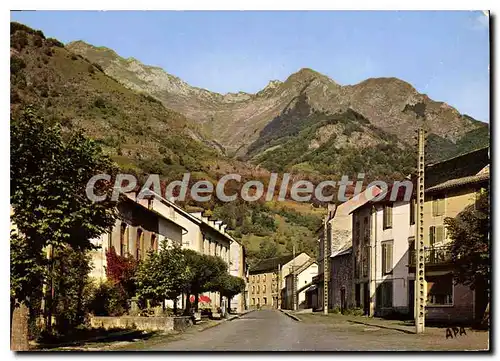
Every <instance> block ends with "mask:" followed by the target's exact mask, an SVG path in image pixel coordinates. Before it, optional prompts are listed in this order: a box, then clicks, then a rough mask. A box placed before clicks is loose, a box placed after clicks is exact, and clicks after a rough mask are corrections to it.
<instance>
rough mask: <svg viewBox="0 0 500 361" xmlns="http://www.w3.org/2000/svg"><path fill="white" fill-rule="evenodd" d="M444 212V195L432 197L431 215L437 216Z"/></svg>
mask: <svg viewBox="0 0 500 361" xmlns="http://www.w3.org/2000/svg"><path fill="white" fill-rule="evenodd" d="M443 214H444V197H443V196H436V197H432V216H433V217H439V216H442V215H443Z"/></svg>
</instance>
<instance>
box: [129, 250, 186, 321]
mask: <svg viewBox="0 0 500 361" xmlns="http://www.w3.org/2000/svg"><path fill="white" fill-rule="evenodd" d="M189 280H190V274H189V269H188V267H187V265H186V260H185V258H184V253H183V252H182V250H181V249H180V247H169V246H167V245H166V244H165V243H163V244H162V246H161V248H160V251H159V252H154V251H150V252H149V254H148V257H147V258H146V260H145V261H144V262H142V263H141V264H140V265H139V268H138V272H137V276H136V281H137V290H138V295H139V297H142V298H148V299H153V300H155V301H158V302H161V303H162V305H163V307H165V303H164V302H163V301H164V300H165V299H171V300H176V299H177V297H178V296H179V295H180V294H181V293H182V291H183V290H184V289H185V287H186V284H187V282H188V281H189ZM176 307H177V303H176V302H174V313H176V312H177V309H176Z"/></svg>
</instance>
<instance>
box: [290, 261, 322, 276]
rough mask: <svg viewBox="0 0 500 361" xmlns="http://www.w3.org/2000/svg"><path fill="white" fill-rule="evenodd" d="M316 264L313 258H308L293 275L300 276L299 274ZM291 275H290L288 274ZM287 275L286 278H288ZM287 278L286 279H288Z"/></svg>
mask: <svg viewBox="0 0 500 361" xmlns="http://www.w3.org/2000/svg"><path fill="white" fill-rule="evenodd" d="M315 263H316V264H317V262H316V260H315V259H314V258H310V259H308V260H307V261H305V262H304V263H302V265H300V266H299V267H298V268H297V269H296V270H295V274H300V273H301V272H303V271H305V270H306V269H307V268H308V267H309V266H311V265H313V264H315ZM289 275H291V274H289ZM289 275H288V276H289ZM288 276H287V277H288Z"/></svg>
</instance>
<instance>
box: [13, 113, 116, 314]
mask: <svg viewBox="0 0 500 361" xmlns="http://www.w3.org/2000/svg"><path fill="white" fill-rule="evenodd" d="M10 129H11V138H10V154H11V168H10V180H11V183H10V186H11V193H10V203H11V208H12V209H11V211H12V212H11V224H12V225H14V226H15V227H16V228H17V231H16V232H15V233H13V234H11V247H12V248H13V250H14V252H12V253H11V267H12V265H13V267H14V269H15V271H14V272H13V273H11V284H12V285H13V287H11V302H12V303H13V308H12V310H13V311H14V309H15V307H16V306H18V305H19V304H20V303H25V304H27V305H28V304H29V298H30V294H31V293H32V292H36V290H37V288H39V287H40V286H41V284H40V283H39V279H36V277H33V275H34V273H36V272H38V270H39V268H40V267H43V266H44V258H45V257H44V255H43V251H44V250H45V249H46V247H47V246H53V247H54V248H59V247H63V246H66V245H69V246H71V247H72V248H73V249H74V250H79V251H84V250H87V249H91V248H93V245H92V243H91V241H90V240H91V239H92V238H95V237H98V236H99V235H101V234H102V233H104V232H106V231H108V230H110V229H111V227H112V225H113V224H114V220H115V217H116V213H115V207H114V203H113V202H112V201H111V198H110V197H109V195H111V192H112V184H111V183H108V182H99V183H97V184H96V187H95V188H96V191H97V192H96V193H98V194H105V195H107V196H108V197H106V200H105V201H103V202H98V203H96V202H92V201H91V200H90V199H88V198H87V196H86V192H85V190H86V185H87V182H88V180H89V179H90V178H91V177H92V176H94V175H96V174H98V173H108V174H113V173H114V172H115V171H116V168H115V167H114V165H113V163H112V161H111V160H110V159H109V157H107V156H105V155H104V154H103V153H102V150H101V148H100V147H99V146H98V145H97V143H95V142H94V141H92V140H90V139H88V138H86V137H85V136H84V135H83V134H82V133H81V132H73V133H69V134H64V135H63V133H62V130H61V127H60V126H59V125H58V124H56V125H49V124H48V123H47V122H46V121H45V120H44V119H42V118H40V117H38V116H36V115H35V113H34V111H33V109H31V108H27V109H25V111H24V112H23V113H22V114H21V116H19V117H17V118H11V128H10ZM21 239H22V241H21ZM21 249H22V252H19V250H21ZM34 283H37V284H36V285H35V284H34ZM11 316H12V315H11Z"/></svg>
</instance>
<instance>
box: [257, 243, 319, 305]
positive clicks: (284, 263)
mask: <svg viewBox="0 0 500 361" xmlns="http://www.w3.org/2000/svg"><path fill="white" fill-rule="evenodd" d="M309 259H310V256H308V255H307V254H306V253H300V254H299V255H297V256H296V257H295V258H294V257H293V255H287V256H281V257H275V258H269V259H266V260H262V261H260V262H259V263H258V264H256V265H255V266H254V267H252V268H250V270H249V276H248V299H249V307H250V308H258V307H263V308H281V303H282V299H281V298H282V294H281V290H282V289H283V288H284V287H285V278H286V276H287V275H288V274H290V272H291V271H292V267H293V266H294V265H298V264H300V265H302V264H304V263H305V262H306V261H307V260H309Z"/></svg>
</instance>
